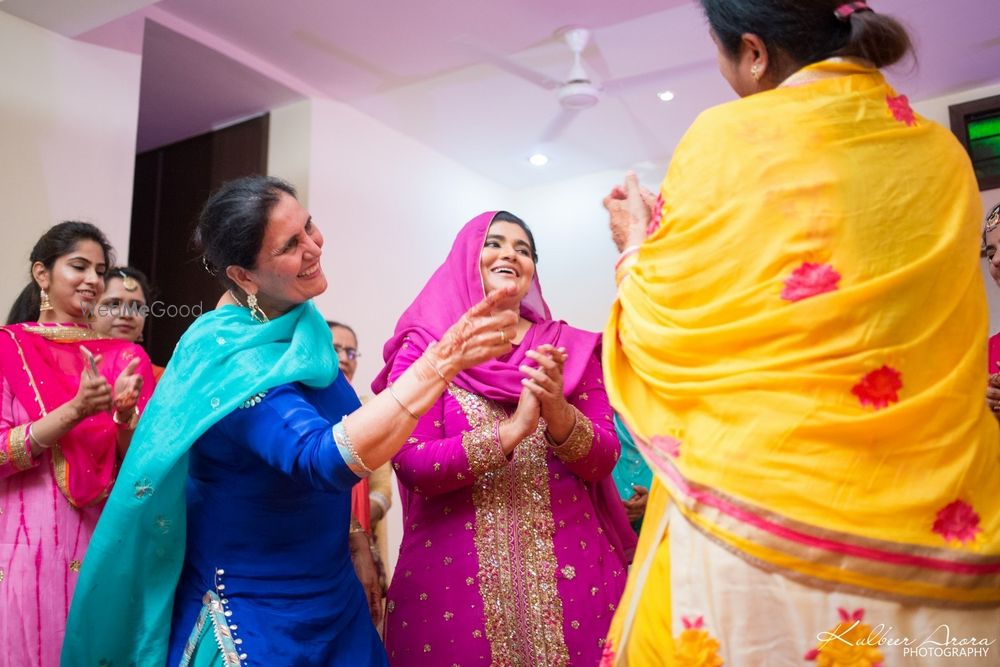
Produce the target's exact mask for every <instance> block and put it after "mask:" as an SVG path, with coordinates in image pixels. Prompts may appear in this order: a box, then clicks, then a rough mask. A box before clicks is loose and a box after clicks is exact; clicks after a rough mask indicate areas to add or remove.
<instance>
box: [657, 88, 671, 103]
mask: <svg viewBox="0 0 1000 667" xmlns="http://www.w3.org/2000/svg"><path fill="white" fill-rule="evenodd" d="M656 96H657V97H659V98H660V99H661V100H663V101H664V102H669V101H670V100H672V99H674V92H673V91H672V90H664V91H663V92H661V93H657V94H656Z"/></svg>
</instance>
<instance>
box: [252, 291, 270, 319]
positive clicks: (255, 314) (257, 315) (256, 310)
mask: <svg viewBox="0 0 1000 667" xmlns="http://www.w3.org/2000/svg"><path fill="white" fill-rule="evenodd" d="M247 308H249V309H250V317H252V318H254V319H255V320H257V321H258V322H260V323H261V324H264V323H265V322H267V321H269V320H268V319H267V315H266V314H265V313H264V311H263V310H262V309H261V307H260V306H258V305H257V295H256V294H247Z"/></svg>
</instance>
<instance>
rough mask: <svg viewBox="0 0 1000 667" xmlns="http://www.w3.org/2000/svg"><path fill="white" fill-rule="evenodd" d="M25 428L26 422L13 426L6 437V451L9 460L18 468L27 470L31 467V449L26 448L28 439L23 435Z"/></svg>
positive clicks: (26, 426) (26, 427)
mask: <svg viewBox="0 0 1000 667" xmlns="http://www.w3.org/2000/svg"><path fill="white" fill-rule="evenodd" d="M27 429H28V425H27V424H21V425H20V426H15V427H14V428H12V429H11V430H10V435H9V436H8V437H7V451H9V452H10V461H11V463H13V464H14V467H15V468H16V469H18V470H27V469H28V468H30V467H31V451H30V450H29V449H28V440H27V438H26V437H25V433H26V432H27Z"/></svg>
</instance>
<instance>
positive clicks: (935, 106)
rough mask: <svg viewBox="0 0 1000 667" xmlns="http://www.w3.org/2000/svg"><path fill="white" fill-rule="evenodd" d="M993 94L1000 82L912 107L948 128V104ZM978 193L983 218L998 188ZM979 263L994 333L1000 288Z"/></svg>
mask: <svg viewBox="0 0 1000 667" xmlns="http://www.w3.org/2000/svg"><path fill="white" fill-rule="evenodd" d="M994 95H1000V82H997V83H995V84H993V85H989V86H983V87H980V88H974V89H970V90H964V91H961V92H958V93H954V94H952V95H946V96H944V97H936V98H933V99H929V100H924V101H923V102H918V103H915V104H914V105H913V108H914V109H916V111H917V112H918V113H920V114H922V115H924V116H926V117H927V118H930V119H931V120H933V121H935V122H937V123H940V124H941V125H944V126H945V127H947V128H950V127H951V119H950V118H949V116H948V107H949V106H951V105H953V104H961V103H963V102H970V101H972V100H978V99H982V98H984V97H992V96H994ZM980 195H981V196H982V198H983V215H982V217H983V219H984V220H985V218H986V213H987V211H989V210H990V209H991V208H993V207H994V206H995V205H996V204H998V203H1000V189H994V190H986V191H984V192H980ZM980 264H981V267H982V270H983V279H984V280H985V281H986V298H987V300H988V301H989V304H990V333H995V332H996V331H1000V289H998V288H996V287H994V285H993V280H992V279H991V278H990V275H989V272H988V271H987V269H986V260H985V259H983V260H981V262H980Z"/></svg>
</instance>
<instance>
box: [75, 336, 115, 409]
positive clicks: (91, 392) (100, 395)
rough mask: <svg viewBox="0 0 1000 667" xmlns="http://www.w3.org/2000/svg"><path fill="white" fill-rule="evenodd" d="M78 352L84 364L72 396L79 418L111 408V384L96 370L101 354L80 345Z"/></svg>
mask: <svg viewBox="0 0 1000 667" xmlns="http://www.w3.org/2000/svg"><path fill="white" fill-rule="evenodd" d="M80 354H82V355H83V358H84V360H85V361H86V364H85V365H84V368H83V373H81V374H80V386H79V388H78V389H77V390H76V396H75V397H74V398H73V402H74V404H75V405H74V407H75V408H76V411H77V414H78V415H79V417H80V419H83V418H85V417H89V416H91V415H94V414H97V413H98V412H106V411H108V410H110V409H111V405H112V401H111V385H110V384H108V381H107V380H106V379H105V378H104V376H103V375H101V373H100V371H98V370H97V368H98V365H99V364H100V363H101V361H102V359H103V357H102V355H97V356H96V357H95V356H94V355H93V353H91V351H90V350H88V349H87V348H85V347H84V346H82V345H81V346H80Z"/></svg>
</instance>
